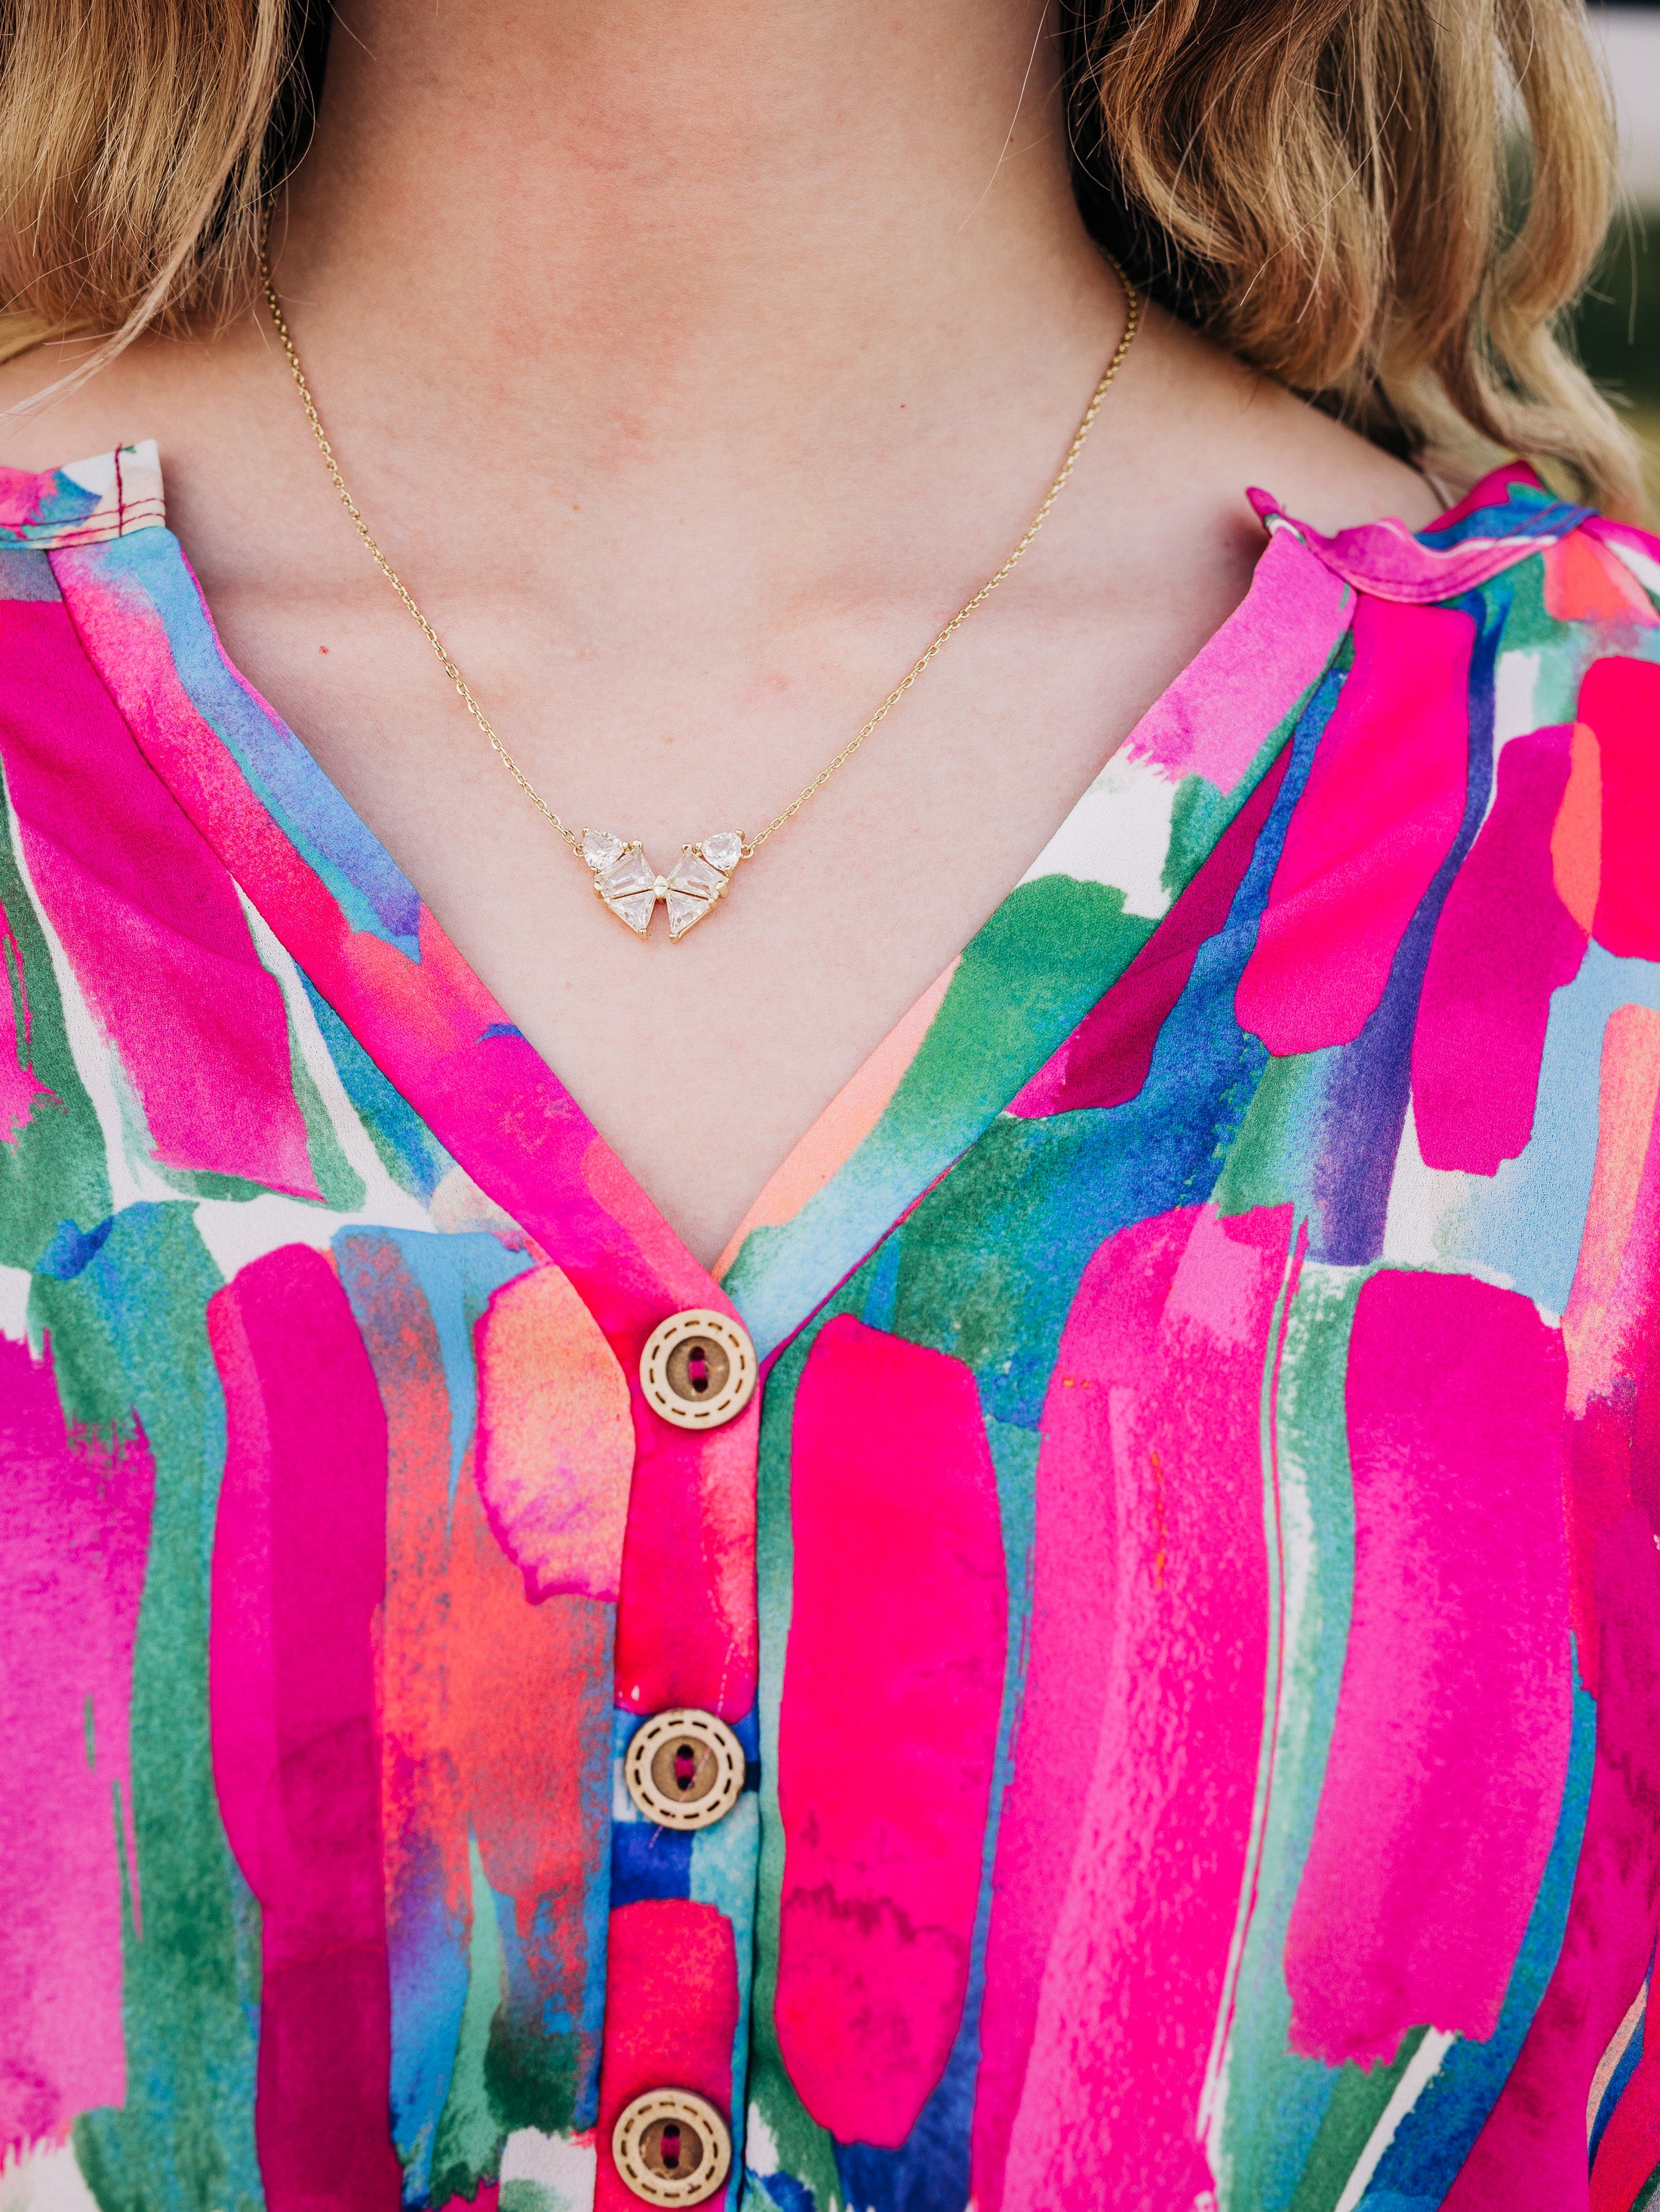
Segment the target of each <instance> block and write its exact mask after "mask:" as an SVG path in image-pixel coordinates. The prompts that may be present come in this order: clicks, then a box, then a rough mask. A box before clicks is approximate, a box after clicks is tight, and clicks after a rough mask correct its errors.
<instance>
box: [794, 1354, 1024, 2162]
mask: <svg viewBox="0 0 1660 2212" xmlns="http://www.w3.org/2000/svg"><path fill="white" fill-rule="evenodd" d="M790 1510H791V1528H792V1530H793V1534H794V1543H795V1597H794V1603H793V1607H792V1610H791V1625H790V1642H789V1648H788V1650H787V1652H786V1655H785V1672H784V1692H783V1700H782V1706H781V1711H780V1714H779V1815H780V1819H781V1821H782V1825H783V1829H784V1852H785V1860H784V1883H783V1897H782V1905H781V1925H780V1929H779V1973H778V1996H777V1998H776V2001H775V2005H774V2016H775V2018H776V2021H777V2024H778V2035H779V2049H780V2051H782V2053H783V2057H784V2063H785V2066H786V2067H787V2068H788V2069H789V2073H790V2077H791V2081H793V2082H794V2084H795V2086H796V2089H797V2093H798V2094H799V2096H800V2097H801V2100H802V2101H803V2104H804V2105H805V2106H806V2107H807V2109H808V2111H809V2112H811V2113H812V2115H813V2117H814V2118H815V2119H816V2120H817V2121H818V2122H819V2123H820V2124H821V2126H823V2127H826V2128H828V2129H829V2130H830V2131H831V2133H832V2134H833V2135H834V2136H839V2138H840V2139H841V2140H842V2141H843V2142H866V2143H876V2144H885V2145H888V2146H890V2147H891V2146H894V2145H896V2144H898V2143H901V2142H904V2140H905V2138H906V2136H907V2135H908V2134H909V2133H910V2131H911V2129H912V2125H913V2124H914V2123H915V2121H916V2118H917V2115H918V2113H919V2112H921V2110H922V2108H923V2106H924V2104H925V2103H926V2102H927V2100H928V2098H929V2096H930V2093H932V2091H933V2089H934V2087H935V2085H936V2083H937V2081H939V2078H940V2075H942V2073H943V2071H944V2069H945V2063H946V2060H947V2059H948V2057H949V2056H950V2052H951V2046H952V2044H953V2042H954V2040H955V2038H956V2033H957V2029H958V2027H959V2025H960V2021H961V2018H962V2008H963V2002H964V1999H965V1997H966V1994H967V1989H968V1966H969V1952H970V1946H971V1943H972V1936H973V1929H974V1915H975V1909H976V1905H977V1904H978V1897H979V1888H980V1864H981V1850H982V1845H981V1838H982V1836H983V1834H984V1827H985V1817H986V1809H987V1806H988V1803H989V1802H990V1797H991V1773H992V1765H993V1762H994V1760H995V1758H996V1754H997V1717H998V1713H999V1710H1000V1708H1001V1705H1002V1701H1003V1650H1004V1642H1005V1638H1006V1633H1007V1614H1008V1597H1007V1589H1006V1585H1005V1581H1004V1571H1003V1534H1002V1528H1001V1525H1000V1522H999V1520H998V1513H997V1477H996V1474H995V1472H994V1470H993V1468H992V1464H991V1451H990V1449H989V1448H988V1447H987V1444H986V1441H985V1425H984V1419H982V1416H981V1413H980V1404H979V1395H978V1390H977V1389H976V1387H975V1383H974V1378H973V1376H972V1374H971V1373H970V1371H969V1370H968V1369H967V1368H966V1367H965V1366H964V1365H963V1364H961V1362H960V1361H959V1360H955V1359H952V1358H948V1357H947V1355H946V1354H945V1353H943V1352H934V1351H930V1350H929V1349H928V1348H927V1347H926V1346H921V1345H914V1344H909V1343H907V1342H906V1341H905V1340H903V1339H902V1338H899V1337H894V1336H888V1335H886V1334H883V1333H882V1332H881V1331H880V1330H877V1329H873V1328H866V1327H865V1325H864V1324H863V1322H858V1321H856V1320H854V1319H853V1318H852V1317H851V1316H850V1315H839V1316H837V1317H836V1319H834V1320H833V1321H831V1322H827V1324H826V1326H825V1327H824V1328H823V1329H821V1332H820V1334H819V1335H818V1338H817V1340H816V1341H815V1344H814V1346H813V1349H812V1352H810V1354H809V1358H808V1361H807V1364H806V1367H805V1370H803V1375H802V1378H801V1382H800V1383H799V1385H798V1386H797V1392H796V1404H795V1435H794V1449H793V1452H792V1456H791V1478H790ZM855 1716H856V1717H857V1719H855V1718H854V1717H855Z"/></svg>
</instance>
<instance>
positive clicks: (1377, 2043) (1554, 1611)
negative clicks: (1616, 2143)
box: [1286, 1271, 1571, 2066]
mask: <svg viewBox="0 0 1660 2212" xmlns="http://www.w3.org/2000/svg"><path fill="white" fill-rule="evenodd" d="M1443 1344H1456V1345H1457V1346H1458V1358H1457V1361H1456V1362H1452V1363H1451V1364H1441V1363H1440V1362H1439V1361H1437V1360H1436V1359H1435V1358H1433V1346H1437V1345H1443ZM1565 1387H1566V1359H1565V1357H1564V1354H1563V1351H1562V1345H1561V1340H1560V1336H1559V1335H1558V1334H1557V1333H1556V1332H1555V1331H1554V1329H1548V1328H1546V1327H1545V1325H1544V1323H1543V1322H1542V1321H1541V1320H1540V1319H1539V1316H1538V1315H1537V1314H1536V1312H1535V1310H1534V1309H1533V1306H1532V1305H1531V1304H1530V1302H1529V1301H1528V1300H1527V1299H1525V1298H1524V1297H1518V1294H1517V1293H1516V1292H1515V1291H1501V1290H1495V1289H1494V1288H1493V1286H1492V1285H1490V1284H1487V1283H1478V1282H1474V1281H1472V1280H1471V1279H1469V1277H1468V1276H1464V1275H1444V1274H1433V1273H1422V1274H1420V1273H1396V1272H1394V1271H1389V1272H1385V1273H1380V1274H1377V1275H1374V1276H1373V1277H1372V1279H1371V1280H1370V1281H1369V1282H1367V1283H1366V1285H1365V1286H1364V1288H1363V1289H1362V1290H1361V1291H1360V1298H1359V1301H1358V1304H1357V1306H1356V1310H1355V1316H1354V1327H1353V1330H1352V1333H1351V1336H1350V1342H1349V1356H1348V1385H1347V1397H1348V1443H1349V1462H1350V1470H1351V1475H1352V1480H1353V1482H1354V1614H1353V1620H1352V1623H1351V1626H1350V1629H1349V1637H1348V1653H1347V1656H1346V1658H1345V1661H1344V1665H1343V1674H1342V1687H1341V1689H1340V1691H1339V1694H1338V1701H1337V1715H1336V1723H1335V1726H1334V1728H1333V1731H1332V1739H1331V1749H1330V1755H1329V1758H1328V1761H1327V1765H1326V1775H1325V1784H1324V1789H1323V1790H1322V1792H1321V1796H1320V1805H1319V1811H1318V1814H1317V1816H1316V1819H1315V1823H1314V1833H1313V1837H1312V1842H1311V1844H1310V1847H1309V1854H1308V1858H1307V1862H1306V1865H1305V1868H1304V1870H1303V1878H1302V1882H1301V1886H1300V1888H1299V1890H1298V1893H1297V1899H1296V1903H1295V1905H1294V1906H1293V1910H1292V1915H1291V1923H1290V1928H1289V1929H1288V1932H1287V1940H1286V1980H1287V1985H1288V1986H1289V1989H1290V1991H1291V2000H1292V2021H1291V2043H1292V2047H1293V2049H1294V2050H1297V2051H1302V2052H1304V2053H1305V2054H1306V2055H1307V2056H1309V2057H1319V2058H1323V2059H1324V2060H1325V2062H1326V2063H1327V2064H1328V2065H1334V2066H1335V2065H1341V2064H1342V2063H1344V2062H1346V2061H1353V2062H1354V2063H1358V2064H1360V2065H1371V2064H1372V2063H1375V2062H1376V2061H1377V2060H1378V2059H1388V2058H1390V2057H1393V2056H1394V2054H1395V2051H1396V2046H1397V2045H1398V2043H1399V2041H1400V2039H1401V2037H1402V2035H1403V2034H1404V2033H1405V2032H1406V2030H1407V2029H1408V2028H1409V2027H1415V2026H1416V2025H1419V2024H1421V2023H1423V2022H1427V2023H1428V2024H1429V2025H1431V2026H1432V2027H1438V2028H1440V2029H1443V2030H1448V2031H1455V2032H1457V2033H1458V2034H1461V2035H1468V2036H1475V2037H1485V2036H1489V2035H1491V2034H1492V2033H1493V2029H1494V2028H1495V2027H1497V2025H1498V2021H1499V2007H1500V2006H1501V2005H1502V2003H1503V2002H1504V1996H1505V1989H1506V1984H1507V1983H1508V1981H1509V1978H1510V1972H1511V1969H1512V1966H1514V1964H1515V1962H1516V1954H1517V1953H1518V1950H1519V1948H1520V1947H1521V1942H1522V1936H1523V1933H1524V1930H1525V1929H1526V1926H1527V1920H1528V1913H1529V1911H1530V1907H1531V1905H1532V1903H1533V1899H1534V1894H1535V1893H1536V1890H1537V1888H1538V1886H1539V1881H1540V1876H1541V1875H1542V1872H1543V1869H1544V1865H1545V1861H1546V1858H1547V1857H1548V1854H1549V1850H1550V1844H1551V1837H1552V1835H1553V1833H1554V1829H1555V1826H1556V1819H1557V1813H1558V1809H1559V1808H1560V1802H1561V1794H1562V1783H1563V1778H1564V1776H1565V1775H1566V1771H1567V1756H1568V1737H1569V1730H1570V1725H1571V1709H1570V1672H1569V1663H1568V1632H1567V1559H1566V1536H1565V1532H1564V1528H1563V1523H1562V1474H1563V1466H1562V1403H1563V1393H1564V1389H1565Z"/></svg>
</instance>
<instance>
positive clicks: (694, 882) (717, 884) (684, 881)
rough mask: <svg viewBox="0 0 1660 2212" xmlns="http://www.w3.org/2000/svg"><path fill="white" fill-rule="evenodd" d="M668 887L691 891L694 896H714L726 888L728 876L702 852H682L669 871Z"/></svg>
mask: <svg viewBox="0 0 1660 2212" xmlns="http://www.w3.org/2000/svg"><path fill="white" fill-rule="evenodd" d="M667 888H668V889H669V890H676V891H689V892H690V893H691V894H692V896H693V897H694V898H714V897H715V896H718V893H720V892H721V891H724V890H725V888H726V878H725V877H724V875H722V873H721V872H720V870H719V869H718V868H712V867H711V866H710V865H709V863H708V862H707V860H704V859H703V858H702V857H701V855H700V854H696V853H682V854H681V856H680V858H679V860H676V863H675V865H674V866H673V868H672V869H671V870H670V871H669V881H668V886H667Z"/></svg>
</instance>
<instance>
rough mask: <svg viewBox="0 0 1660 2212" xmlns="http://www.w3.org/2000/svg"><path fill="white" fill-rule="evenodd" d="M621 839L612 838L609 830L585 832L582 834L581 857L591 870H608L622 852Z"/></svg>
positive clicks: (586, 830) (588, 830) (587, 830)
mask: <svg viewBox="0 0 1660 2212" xmlns="http://www.w3.org/2000/svg"><path fill="white" fill-rule="evenodd" d="M624 849H625V848H624V846H623V842H622V840H621V837H614V836H612V835H611V833H610V831H609V829H585V830H584V831H583V833H582V857H583V859H584V860H586V862H587V863H588V865H589V866H590V867H591V868H609V866H610V865H611V863H612V861H613V860H616V859H618V858H619V857H620V855H621V853H622V852H623V850H624Z"/></svg>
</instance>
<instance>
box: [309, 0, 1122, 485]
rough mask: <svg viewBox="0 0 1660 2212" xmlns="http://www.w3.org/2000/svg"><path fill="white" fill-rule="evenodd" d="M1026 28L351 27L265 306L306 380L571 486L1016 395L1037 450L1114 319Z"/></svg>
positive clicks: (566, 1) (789, 19)
mask: <svg viewBox="0 0 1660 2212" xmlns="http://www.w3.org/2000/svg"><path fill="white" fill-rule="evenodd" d="M1041 6H1042V0H1037V4H1035V5H1034V4H1033V0H981V4H978V5H976V6H974V7H972V8H960V7H950V6H945V5H941V4H939V0H910V3H909V4H906V5H905V6H903V7H901V8H899V9H895V8H894V6H893V4H892V0H838V4H837V5H836V6H835V7H833V8H826V7H822V6H821V5H817V4H810V3H809V0H770V4H763V0H677V4H676V6H675V7H674V8H672V9H664V8H663V7H662V6H661V5H660V4H658V0H613V3H612V4H609V5H608V6H607V7H605V8H603V9H595V8H592V7H590V6H587V5H584V4H580V0H537V4H536V5H534V6H527V5H525V4H524V0H519V4H518V5H508V6H505V7H503V6H496V5H493V4H490V0H458V4H456V5H451V6H450V7H447V8H445V9H442V10H439V9H432V8H410V7H409V6H407V5H406V4H404V0H354V4H353V5H351V7H350V12H349V15H348V16H342V19H341V20H340V21H338V22H337V25H336V31H335V35H334V40H333V48H332V52H331V53H330V62H329V70H328V83H327V91H326V94H325V98H324V105H323V110H322V114H321V117H320V119H319V124H318V134H317V137H316V141H315V143H314V145H313V148H312V152H311V154H310V155H309V156H308V157H307V160H306V162H305V164H304V165H303V167H302V168H301V171H300V175H299V176H298V178H297V179H295V181H294V186H293V188H292V191H291V195H290V205H289V209H288V213H287V216H286V219H285V221H283V222H280V224H279V228H278V234H277V252H278V279H279V283H281V285H282V289H283V290H284V292H285V294H286V295H288V298H289V300H290V301H291V302H292V304H293V306H294V309H295V314H296V322H297V324H298V325H300V328H301V331H302V335H305V336H308V337H310V338H311V339H312V341H313V342H314V343H315V347H316V358H317V360H318V365H319V366H321V365H322V363H323V360H324V351H325V349H328V348H332V349H335V355H336V358H343V354H344V351H345V349H349V351H350V353H351V354H352V355H353V356H354V357H355V358H356V359H358V360H362V359H363V358H364V357H366V356H368V357H371V358H373V361H374V363H375V371H376V377H377V380H383V383H384V384H385V395H386V397H387V398H388V401H389V402H390V397H391V392H394V391H396V392H397V395H398V397H399V398H409V399H411V400H412V401H415V403H417V404H418V403H419V402H420V400H421V393H419V392H415V391H413V390H412V388H411V387H412V386H425V387H427V395H426V396H427V398H433V397H434V396H435V395H436V393H437V392H438V391H439V389H440V388H441V389H442V390H443V391H444V392H446V393H448V394H449V395H450V396H451V400H452V401H453V399H454V398H456V397H457V395H459V396H463V397H464V398H466V399H467V400H468V402H469V403H470V406H469V409H468V411H469V413H470V414H472V415H474V416H476V420H477V421H478V422H479V424H480V426H481V428H480V435H481V437H482V436H485V435H489V436H491V437H494V438H495V439H500V437H501V436H502V435H504V433H505V432H506V431H508V430H511V431H512V434H513V435H517V436H518V437H521V438H528V439H530V441H532V443H534V442H535V441H536V440H537V439H538V438H541V437H547V438H550V439H552V440H554V441H556V443H557V448H558V451H559V453H560V456H561V471H560V472H561V477H562V479H563V480H564V481H566V482H573V481H576V480H578V479H579V478H580V477H581V475H582V474H583V472H584V470H585V468H587V469H594V468H604V469H606V470H607V471H609V472H612V473H615V471H617V470H618V469H619V468H621V469H622V470H624V471H626V470H627V465H628V463H629V461H630V460H631V459H639V460H641V461H643V462H645V463H646V464H647V465H651V466H653V467H654V468H657V469H659V470H660V468H661V465H662V463H663V453H664V450H665V449H667V448H670V447H675V446H682V447H683V446H684V445H685V444H687V443H688V441H691V442H699V441H701V442H704V443H708V442H710V441H713V442H716V443H718V444H719V445H720V446H722V447H724V449H725V450H726V451H727V453H728V454H729V456H730V461H731V465H733V466H734V467H735V468H736V470H737V471H739V472H740V473H742V470H743V468H744V465H745V459H746V457H747V456H749V455H753V454H755V453H757V451H758V449H759V450H760V451H761V452H765V450H766V449H767V448H769V447H772V446H773V445H775V444H776V445H779V446H782V445H783V444H784V443H785V441H786V440H787V441H789V444H790V447H791V451H792V452H794V453H796V454H797V456H799V454H800V452H801V450H802V441H803V434H804V432H805V435H806V436H807V438H808V441H809V444H810V442H811V439H812V437H813V435H815V433H814V431H813V429H812V428H811V426H812V424H813V422H814V420H815V417H816V418H818V419H820V420H822V419H824V418H825V417H827V416H833V417H834V419H835V422H836V423H837V426H838V429H837V438H836V443H837V445H838V447H839V448H840V450H841V451H842V452H843V453H845V450H846V441H847V440H848V438H849V437H850V435H852V436H857V435H860V433H861V431H862V429H863V430H869V431H870V432H871V433H872V434H873V435H875V433H876V431H877V426H878V425H880V426H881V434H882V435H891V430H892V426H893V424H894V410H896V408H899V407H907V406H909V407H912V408H916V409H918V410H920V414H921V416H922V419H918V412H912V414H911V416H910V417H909V420H908V422H907V424H906V428H907V430H908V432H909V434H910V435H912V436H913V437H914V436H915V435H916V434H917V433H918V432H922V433H923V434H924V435H926V432H927V429H928V428H929V420H928V418H929V417H930V416H934V417H935V419H936V420H937V421H938V422H940V423H941V425H944V424H945V423H947V422H949V421H950V420H952V419H954V417H955V416H957V415H958V414H960V410H961V408H962V405H963V403H964V401H965V399H966V398H968V397H969V396H970V395H971V394H972V395H974V396H977V397H978V396H981V395H984V394H986V393H988V392H993V391H1001V390H1002V389H1003V388H1005V387H1006V388H1007V390H1008V391H1009V394H1010V397H1011V398H1016V397H1018V398H1019V399H1020V400H1021V403H1022V404H1025V405H1027V406H1029V405H1030V404H1032V400H1033V395H1034V392H1035V394H1036V395H1037V396H1039V398H1046V397H1047V395H1048V394H1049V393H1051V392H1053V393H1055V395H1056V397H1057V402H1058V411H1057V420H1058V419H1060V417H1061V416H1064V414H1065V412H1066V410H1067V406H1068V404H1069V399H1070V398H1071V397H1073V396H1075V394H1076V393H1077V392H1078V390H1079V388H1080V386H1081V389H1082V390H1083V391H1087V368H1088V365H1089V364H1090V363H1091V362H1094V361H1095V360H1097V359H1098V358H1099V357H1100V355H1101V353H1102V352H1103V351H1104V350H1105V345H1106V342H1107V341H1109V340H1110V337H1111V335H1112V321H1113V319H1114V315H1115V313H1116V300H1115V295H1114V292H1113V288H1112V284H1111V281H1110V279H1109V278H1108V277H1106V275H1105V273H1104V271H1103V270H1102V267H1101V264H1100V261H1099V259H1098V258H1097V257H1096V255H1095V254H1094V251H1093V249H1092V248H1091V246H1090V245H1089V243H1088V240H1087V237H1086V236H1085V234H1084V233H1083V230H1082V228H1081V225H1080V223H1079V222H1078V219H1077V216H1076V213H1075V209H1074V206H1073V203H1072V197H1071V193H1070V189H1069V182H1068V176H1067V164H1066V152H1065V139H1064V132H1063V125H1062V118H1061V112H1060V101H1059V94H1058V86H1057V70H1056V53H1055V43H1054V40H1053V36H1052V29H1051V24H1050V22H1049V21H1047V20H1045V17H1044V16H1043V15H1042V13H1041ZM385 380H390V381H389V382H385ZM1062 395H1065V396H1064V397H1063V396H1062ZM936 410H937V411H936Z"/></svg>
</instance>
